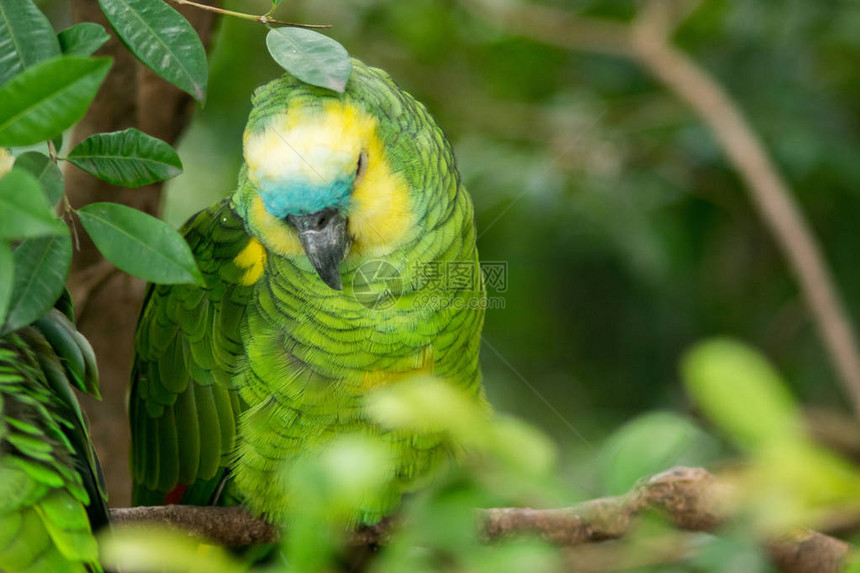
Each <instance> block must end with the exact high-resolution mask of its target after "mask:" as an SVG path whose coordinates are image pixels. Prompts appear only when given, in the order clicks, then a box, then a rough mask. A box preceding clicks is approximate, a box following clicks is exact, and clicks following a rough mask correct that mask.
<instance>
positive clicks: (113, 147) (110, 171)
mask: <svg viewBox="0 0 860 573" xmlns="http://www.w3.org/2000/svg"><path fill="white" fill-rule="evenodd" d="M66 159H68V160H69V161H70V162H72V163H74V164H75V165H77V166H78V167H80V168H81V169H83V170H84V171H86V172H87V173H90V174H92V175H94V176H95V177H98V178H99V179H104V180H105V181H107V182H108V183H113V184H114V185H119V186H122V187H140V186H142V185H148V184H150V183H155V182H156V181H163V180H165V179H170V178H171V177H175V176H176V175H179V174H180V173H182V162H181V161H180V160H179V155H177V154H176V151H174V149H173V148H172V147H170V145H168V144H167V143H165V142H163V141H161V140H160V139H156V138H155V137H152V136H150V135H147V134H145V133H143V132H142V131H140V130H137V129H134V128H130V129H126V130H125V131H117V132H114V133H97V134H95V135H91V136H90V137H88V138H86V139H85V140H83V141H82V142H80V143H79V144H78V145H77V147H75V148H74V149H72V151H71V153H69V156H68V157H67V158H66Z"/></svg>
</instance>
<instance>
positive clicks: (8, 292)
mask: <svg viewBox="0 0 860 573" xmlns="http://www.w3.org/2000/svg"><path fill="white" fill-rule="evenodd" d="M14 280H15V263H14V262H13V259H12V247H11V246H10V245H9V243H7V242H6V241H0V325H2V324H3V322H4V321H5V320H6V313H7V311H8V310H9V300H10V299H11V298H12V284H13V283H14Z"/></svg>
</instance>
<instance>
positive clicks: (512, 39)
mask: <svg viewBox="0 0 860 573" xmlns="http://www.w3.org/2000/svg"><path fill="white" fill-rule="evenodd" d="M548 4H549V5H554V7H555V8H557V9H559V10H562V11H565V12H567V13H571V14H580V15H588V16H594V17H605V18H609V19H613V20H619V21H623V20H627V19H629V18H631V17H632V16H633V15H634V13H635V11H636V8H637V4H636V3H635V2H632V1H626V0H581V1H557V2H550V3H548ZM503 5H504V4H503V3H500V2H485V3H478V4H477V8H475V4H469V5H468V6H467V5H464V4H463V3H458V2H448V1H439V0H410V1H409V2H394V1H391V2H385V1H374V0H352V1H345V2H338V3H332V2H329V3H322V2H292V1H291V2H285V3H284V6H282V7H281V9H280V10H279V11H278V13H277V15H278V16H280V17H282V18H283V19H288V20H293V21H300V22H308V23H326V24H331V25H332V29H331V30H330V31H328V32H327V33H328V34H329V35H331V36H332V37H333V38H335V39H336V40H338V41H339V42H341V43H342V44H343V45H344V46H345V47H346V48H347V50H349V52H350V53H351V54H352V55H354V56H355V57H358V58H361V59H363V60H364V61H366V62H368V63H370V64H372V65H375V66H379V67H382V68H384V69H386V70H388V71H389V72H390V73H391V75H392V76H393V77H394V78H395V79H396V81H397V82H398V83H399V84H400V85H401V86H402V87H403V88H405V89H406V90H408V91H410V92H411V93H412V94H413V95H415V96H416V97H417V98H418V99H419V100H421V101H423V102H425V103H426V104H427V106H428V107H429V109H430V110H431V112H432V113H433V114H434V115H435V116H436V118H437V120H438V121H439V123H440V124H441V125H442V127H443V129H444V130H445V131H446V132H447V134H448V136H449V137H450V138H451V140H452V142H453V145H454V149H455V152H456V154H457V159H458V165H459V168H460V171H461V173H462V175H463V177H464V179H465V182H466V185H467V188H468V189H469V191H470V192H471V194H472V197H473V198H474V201H475V204H476V208H477V225H478V229H479V235H480V238H479V241H478V245H479V249H480V253H481V257H482V259H484V260H488V261H506V262H507V263H508V281H507V282H508V284H507V290H506V292H503V293H497V292H493V289H491V290H490V295H491V296H500V297H503V299H504V308H503V309H495V310H491V311H489V312H488V315H487V321H486V327H485V331H484V336H485V339H486V344H485V345H484V346H483V347H482V362H483V367H484V374H485V379H486V386H487V391H488V394H489V397H490V400H491V401H492V403H493V404H494V405H495V407H496V408H497V409H498V410H501V411H505V412H509V413H512V414H515V415H518V416H521V417H523V418H525V419H527V420H529V421H531V422H532V423H533V424H535V425H536V426H538V427H540V428H542V429H544V430H545V431H546V432H548V433H549V434H550V435H551V436H552V437H553V438H554V439H555V441H556V442H557V443H558V445H559V448H560V450H561V454H562V455H561V459H562V467H561V469H560V471H561V472H562V473H563V474H564V475H565V476H566V477H567V478H568V479H569V480H570V481H571V482H572V483H576V484H578V485H580V486H582V487H583V488H584V489H585V490H586V491H591V492H595V493H604V490H605V489H606V488H607V484H606V483H605V482H604V481H602V480H601V475H605V474H602V472H601V471H600V470H601V468H604V467H605V465H606V464H607V463H609V464H611V463H612V460H608V461H607V460H605V459H604V460H601V459H600V457H601V454H599V453H597V452H598V451H600V444H601V443H602V442H603V441H604V440H605V439H606V437H607V436H609V435H610V434H611V433H612V432H613V431H615V430H617V429H618V428H619V427H620V426H621V425H622V424H624V423H625V422H627V421H629V420H631V419H633V418H635V417H636V416H637V415H639V414H642V413H643V412H650V411H655V410H656V411H673V412H680V413H693V414H695V413H694V412H692V408H691V406H690V402H689V400H688V398H687V397H686V396H685V394H684V391H683V388H682V385H681V382H680V376H679V372H678V362H679V358H680V356H681V355H682V354H683V352H684V351H685V349H687V348H688V347H689V346H690V345H692V344H693V343H694V342H696V341H699V340H701V339H704V338H707V337H711V336H714V335H731V336H734V337H737V338H739V339H741V340H744V341H747V342H749V343H750V344H752V345H753V346H755V347H757V348H759V349H760V350H762V351H763V352H764V353H765V354H766V355H767V356H768V357H769V358H770V359H772V360H773V361H774V363H775V364H776V365H777V366H778V368H779V369H780V371H781V372H782V373H783V374H784V375H785V376H786V378H787V380H788V381H789V383H790V385H791V388H792V390H793V391H794V392H795V393H796V394H797V395H798V396H799V397H800V399H801V400H802V401H803V402H804V404H806V405H807V406H808V407H810V408H812V407H815V408H819V409H820V408H823V409H826V410H828V411H831V412H840V411H842V412H847V406H846V399H845V398H844V396H843V393H842V391H841V388H840V386H839V384H838V382H837V380H836V376H835V374H834V371H833V369H832V367H831V366H830V363H829V361H828V358H827V355H826V353H825V352H824V350H823V347H822V345H821V343H820V341H819V339H818V337H817V334H816V332H815V329H814V327H813V325H812V324H811V322H810V318H809V314H808V312H807V310H806V307H805V305H804V301H803V300H802V298H801V296H800V294H799V289H798V286H797V283H796V280H795V278H794V277H793V275H792V274H791V273H790V271H789V268H788V265H787V264H786V261H785V260H784V258H783V257H782V255H781V253H780V252H779V251H778V250H777V248H776V246H775V243H774V240H773V238H772V236H771V235H770V234H769V232H768V231H767V229H766V228H765V226H764V224H763V223H762V221H761V220H760V218H759V216H758V214H757V213H756V211H755V210H754V208H753V206H752V204H751V201H750V198H749V195H748V193H747V190H746V189H745V187H744V185H743V183H742V182H741V181H740V180H739V178H738V176H737V174H736V173H735V172H734V171H733V169H732V168H731V166H730V165H729V164H728V163H727V160H726V158H725V156H724V155H723V153H722V151H721V149H720V148H719V146H718V145H717V143H716V142H715V139H714V137H713V136H712V134H711V133H710V132H709V131H708V130H707V128H706V127H705V126H704V125H703V124H702V123H701V122H700V120H699V119H698V118H697V117H696V116H695V115H694V114H693V112H692V111H691V110H690V109H689V108H688V107H687V106H686V105H685V104H683V103H681V102H680V101H679V100H677V99H676V97H675V96H673V95H672V94H671V93H669V92H668V91H667V90H666V88H665V87H663V86H662V85H661V84H660V83H658V82H657V81H655V80H654V79H652V78H651V77H650V76H649V75H648V74H647V72H645V71H643V69H642V68H641V67H640V66H639V65H638V64H637V63H635V62H632V61H630V60H627V59H624V58H617V57H611V56H605V55H595V54H590V53H584V52H575V51H568V50H563V49H559V48H554V47H550V46H546V45H543V44H541V43H538V42H535V41H532V40H529V39H525V38H521V37H517V36H515V35H513V34H511V33H508V32H506V31H505V30H501V29H499V28H498V27H496V26H495V25H494V24H492V23H491V19H490V18H489V14H490V13H491V12H492V11H493V10H495V9H497V8H500V7H503ZM225 6H226V7H228V8H234V9H237V10H243V11H247V12H253V11H255V10H256V11H257V13H262V12H263V11H265V10H266V9H267V7H268V4H267V3H266V2H250V1H249V2H244V1H243V2H239V1H233V2H225ZM482 11H485V12H486V13H484V12H482ZM858 29H860V5H858V4H857V3H855V2H828V3H823V2H817V1H815V0H772V1H769V2H760V1H758V0H730V1H729V0H705V1H704V2H701V3H699V4H698V7H697V8H696V9H695V10H694V12H693V13H692V14H691V15H690V16H689V17H688V18H687V19H686V20H685V22H684V23H683V25H682V26H681V27H680V28H679V30H678V32H677V34H676V36H675V42H676V44H677V45H678V46H680V47H682V48H683V49H684V50H685V51H686V52H687V53H688V54H689V55H690V56H691V57H692V58H694V59H695V60H696V61H697V62H698V63H699V64H701V65H702V66H703V67H704V68H705V69H707V70H708V71H709V72H711V73H712V74H713V75H714V76H715V77H716V79H717V80H718V81H719V82H720V83H721V84H722V85H723V86H724V87H725V89H726V90H727V91H728V92H729V93H730V94H731V96H732V97H733V98H734V99H735V100H736V102H737V103H738V105H739V106H740V108H741V109H742V111H743V113H744V114H745V116H746V118H747V119H748V121H749V122H750V124H751V125H752V127H753V129H754V130H755V131H756V132H757V134H758V135H759V136H760V138H761V139H762V141H763V143H764V144H765V146H766V148H767V150H768V151H769V152H770V154H771V156H772V157H773V159H774V161H775V163H776V164H777V166H778V167H779V168H780V169H781V170H782V172H783V174H784V175H785V177H786V179H787V182H788V184H789V185H790V187H791V190H792V192H793V195H794V197H795V199H796V200H797V201H798V202H799V204H800V206H801V208H802V209H803V211H804V213H805V215H806V217H807V218H808V220H809V221H810V223H811V226H812V228H813V229H814V232H815V235H816V237H817V239H818V240H819V241H820V245H821V247H822V250H823V252H824V253H825V256H826V258H827V261H828V263H829V264H830V265H831V267H832V272H833V275H834V277H835V280H836V281H837V283H838V285H839V287H840V289H841V293H842V296H843V298H844V301H845V303H846V304H847V307H848V309H849V311H850V313H851V316H852V319H853V320H854V321H855V322H857V319H860V264H858V262H860V253H858V246H860V245H858V239H860V231H858V221H860V200H858V194H860V141H859V140H858V136H857V134H858V133H860V131H858V127H860V126H858V118H860V113H858V112H860V66H858V61H860V34H858V33H857V30H858ZM264 32H265V30H264V29H262V27H260V26H259V25H256V24H254V23H252V22H244V21H239V20H235V19H224V20H223V22H222V25H221V30H220V33H219V36H218V38H217V40H216V43H215V47H214V50H213V52H212V54H211V73H212V77H211V87H210V92H209V93H210V96H209V101H208V102H207V104H206V106H205V108H204V109H201V110H200V111H199V112H198V113H197V116H196V118H195V120H194V122H193V124H192V126H191V128H190V130H189V131H188V132H187V134H186V136H185V137H184V139H183V141H182V142H181V143H180V145H179V150H180V153H181V156H182V159H183V162H184V164H185V167H186V169H185V173H184V174H183V175H182V176H180V177H178V178H177V179H175V180H174V181H173V182H172V183H171V185H170V187H169V191H168V194H167V196H166V203H165V211H164V213H165V216H166V218H167V219H168V220H169V221H171V222H172V223H174V224H176V225H179V224H181V223H182V221H183V220H184V219H185V218H186V217H187V216H188V215H190V214H191V213H193V212H194V211H196V210H197V209H199V208H201V207H203V206H205V205H207V204H209V203H211V202H213V201H215V200H217V199H218V198H220V197H223V196H225V195H227V194H229V193H230V192H232V190H233V189H234V185H235V179H236V173H237V171H238V168H239V165H240V161H241V134H242V130H243V127H244V120H245V118H246V116H247V113H248V111H249V109H250V102H249V97H250V94H251V92H252V91H253V89H254V88H255V87H256V86H257V85H259V84H261V83H263V82H265V81H267V80H268V79H270V78H273V77H275V76H276V75H278V74H279V73H280V71H279V69H278V68H277V67H276V65H275V64H274V63H273V62H272V61H271V60H270V58H269V57H268V55H267V53H266V50H265V37H264ZM691 432H694V430H693V429H692V428H691ZM644 439H645V443H644V444H643V447H646V446H647V443H648V440H649V438H648V437H647V436H646V437H645V438H644ZM650 439H652V440H659V439H660V436H659V434H655V435H653V436H651V438H650ZM679 447H681V448H682V450H684V448H686V450H684V451H679V452H675V454H676V455H675V456H674V457H673V459H672V461H673V462H676V461H689V462H690V463H701V462H702V461H707V459H708V458H709V457H711V456H712V455H716V454H713V453H712V452H711V451H710V450H709V449H708V448H706V447H702V442H701V441H700V440H699V439H698V438H696V439H692V438H691V440H690V441H689V442H683V441H682V443H681V444H680V446H679Z"/></svg>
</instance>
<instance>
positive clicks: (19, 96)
mask: <svg viewBox="0 0 860 573" xmlns="http://www.w3.org/2000/svg"><path fill="white" fill-rule="evenodd" d="M110 63H111V60H110V58H84V57H81V56H62V57H58V58H53V59H50V60H46V61H44V62H40V63H38V64H36V65H35V66H33V67H31V68H27V69H26V70H24V71H23V72H22V73H20V74H18V75H17V76H15V78H13V79H12V80H11V81H9V83H7V84H6V85H5V86H3V87H2V88H0V147H16V146H23V145H33V144H35V143H39V142H40V141H44V140H46V139H51V138H52V137H55V136H57V135H59V134H61V133H62V132H63V131H64V130H65V129H67V128H69V127H71V126H72V125H73V124H74V123H75V122H77V121H78V120H79V119H81V118H82V117H83V116H84V113H85V112H86V111H87V108H88V107H89V105H90V102H91V101H92V100H93V98H94V97H95V95H96V92H97V91H98V89H99V86H100V85H101V83H102V81H104V79H105V76H106V75H107V73H108V70H109V69H110Z"/></svg>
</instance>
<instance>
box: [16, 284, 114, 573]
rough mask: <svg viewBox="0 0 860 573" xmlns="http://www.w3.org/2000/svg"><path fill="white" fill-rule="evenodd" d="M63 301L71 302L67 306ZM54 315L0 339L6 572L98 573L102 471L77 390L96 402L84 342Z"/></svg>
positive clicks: (104, 513) (103, 514) (64, 318)
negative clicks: (85, 393)
mask: <svg viewBox="0 0 860 573" xmlns="http://www.w3.org/2000/svg"><path fill="white" fill-rule="evenodd" d="M65 300H66V301H67V300H68V299H65ZM61 306H64V307H65V309H66V310H68V312H69V314H68V315H66V314H64V313H63V312H61V311H60V310H58V309H57V308H55V309H52V310H51V311H50V312H49V313H48V314H47V315H45V316H44V317H42V318H41V319H39V320H38V321H36V322H35V323H33V324H32V325H30V326H26V327H24V328H22V329H20V330H17V331H14V332H12V333H9V334H6V335H4V336H3V337H2V338H0V571H4V572H6V573H42V572H44V573H55V572H58V571H62V572H63V573H74V572H85V571H101V567H100V566H99V563H98V547H97V546H96V540H95V538H94V537H93V532H94V531H95V530H97V529H99V528H101V527H102V526H104V525H106V524H107V522H108V509H107V495H106V493H105V486H104V479H103V477H102V473H101V467H100V466H99V463H98V458H96V454H95V451H94V449H93V446H92V443H91V441H90V438H89V434H88V431H87V426H86V423H85V422H84V417H83V414H82V413H81V409H80V406H79V405H78V401H77V399H76V398H75V396H74V393H73V392H72V389H71V387H72V386H75V387H76V388H78V389H79V390H82V391H84V392H87V393H89V394H91V395H93V396H96V397H98V395H99V394H98V371H97V370H96V365H95V356H94V355H93V351H92V348H91V347H90V345H89V343H88V342H87V340H86V339H85V338H84V337H83V335H81V334H80V333H79V332H78V331H77V329H76V328H75V325H74V323H73V322H72V314H71V311H70V306H69V305H68V304H66V303H63V304H62V305H61Z"/></svg>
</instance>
